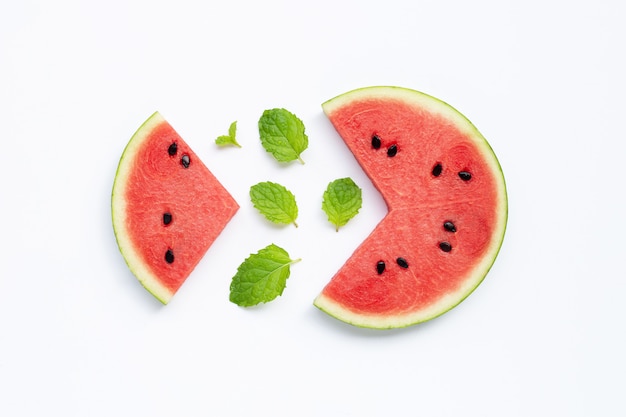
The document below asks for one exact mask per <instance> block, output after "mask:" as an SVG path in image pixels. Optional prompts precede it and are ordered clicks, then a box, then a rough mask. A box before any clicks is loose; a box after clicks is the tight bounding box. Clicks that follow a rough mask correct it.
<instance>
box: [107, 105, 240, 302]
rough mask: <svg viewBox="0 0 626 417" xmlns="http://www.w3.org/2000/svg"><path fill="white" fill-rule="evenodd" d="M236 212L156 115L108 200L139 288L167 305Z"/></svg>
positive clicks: (127, 154)
mask: <svg viewBox="0 0 626 417" xmlns="http://www.w3.org/2000/svg"><path fill="white" fill-rule="evenodd" d="M238 209H239V205H238V204H237V202H236V201H235V200H234V199H233V197H232V196H231V195H230V194H229V193H228V191H227V190H226V189H225V188H224V187H223V186H222V184H221V183H220V182H219V181H218V180H217V178H215V176H214V175H213V174H212V173H211V172H210V171H209V169H208V168H207V167H206V166H205V165H204V164H203V163H202V161H201V160H200V158H199V157H198V156H197V155H196V154H195V153H194V152H193V151H192V150H191V148H190V147H189V145H187V143H186V142H185V141H184V140H183V139H182V138H181V137H180V135H179V134H178V133H177V132H176V131H175V130H174V129H173V128H172V126H171V125H170V124H169V123H168V122H167V121H166V120H165V119H164V118H163V117H162V116H161V114H160V113H158V112H156V113H154V114H153V115H152V116H150V118H148V120H146V121H145V122H144V123H143V125H141V127H140V128H139V129H138V130H137V132H136V133H135V134H134V135H133V136H132V138H131V139H130V141H129V142H128V145H127V146H126V149H125V150H124V153H123V154H122V157H121V159H120V162H119V166H118V169H117V173H116V176H115V182H114V184H113V192H112V198H111V212H112V219H113V229H114V231H115V236H116V239H117V243H118V246H119V249H120V251H121V253H122V255H123V256H124V259H125V260H126V263H127V264H128V266H129V268H130V270H131V271H132V272H133V273H134V274H135V276H136V277H137V279H138V280H139V281H140V282H141V284H142V285H143V286H144V287H145V288H146V289H147V290H148V291H149V292H150V293H152V294H153V295H154V296H155V297H156V298H157V299H158V300H160V301H161V302H162V303H164V304H167V303H168V302H169V301H170V299H171V298H172V296H173V295H174V294H175V293H176V291H178V289H179V288H180V286H181V285H182V284H183V282H184V281H185V280H186V279H187V277H188V276H189V274H191V272H192V271H193V269H194V268H195V267H196V265H197V264H198V262H200V259H202V257H203V256H204V254H205V253H206V251H207V250H208V249H209V247H210V246H211V244H213V242H214V241H215V239H216V238H217V237H218V235H219V234H220V233H221V231H222V230H223V229H224V227H225V226H226V224H227V223H228V222H229V221H230V219H231V218H232V217H233V216H234V215H235V213H236V212H237V210H238Z"/></svg>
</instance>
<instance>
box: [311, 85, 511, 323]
mask: <svg viewBox="0 0 626 417" xmlns="http://www.w3.org/2000/svg"><path fill="white" fill-rule="evenodd" d="M322 108H323V110H324V112H325V114H326V115H327V117H328V118H329V120H330V121H331V123H332V124H333V126H334V127H335V129H336V130H337V132H338V134H339V135H340V136H341V138H342V139H343V140H344V142H345V143H346V145H347V146H348V148H349V149H350V150H351V152H352V153H353V154H354V156H355V158H356V160H357V161H358V163H359V164H360V166H361V167H362V168H363V170H364V171H365V172H366V173H367V175H368V176H369V178H370V179H371V181H372V183H373V184H374V186H375V187H376V188H377V189H378V190H379V191H380V193H381V195H382V197H383V199H384V200H385V202H386V203H387V207H388V213H387V215H386V216H385V217H384V218H383V220H382V221H381V222H380V223H379V224H378V225H377V226H376V228H375V229H374V230H373V231H372V233H371V234H370V235H369V236H368V237H367V238H366V240H365V241H364V242H363V243H362V244H361V245H360V246H359V247H358V248H357V249H356V250H355V252H354V253H353V254H352V256H351V257H350V258H349V259H348V260H347V261H346V263H345V264H344V265H343V266H342V267H341V269H340V270H339V271H338V272H337V273H336V275H335V276H334V277H333V278H332V279H331V280H330V282H329V283H328V284H327V285H326V287H325V288H324V289H323V290H322V292H321V293H320V295H319V296H318V297H317V298H316V299H315V301H314V304H315V305H316V306H317V307H318V308H320V309H321V310H323V311H325V312H326V313H328V314H330V315H331V316H334V317H336V318H338V319H340V320H342V321H345V322H347V323H350V324H353V325H356V326H360V327H370V328H397V327H406V326H409V325H413V324H416V323H420V322H424V321H427V320H430V319H432V318H434V317H437V316H439V315H441V314H443V313H445V312H446V311H448V310H450V309H451V308H453V307H454V306H456V305H457V304H459V303H460V302H461V301H462V300H464V299H465V298H466V297H467V296H468V295H469V294H470V293H471V292H472V291H473V290H474V289H475V288H476V287H477V286H478V285H479V284H480V283H481V282H482V281H483V279H484V277H485V275H486V274H487V273H488V271H489V270H490V268H491V266H492V264H493V263H494V261H495V259H496V256H497V254H498V252H499V250H500V247H501V244H502V241H503V239H504V233H505V229H506V222H507V212H508V211H507V193H506V185H505V181H504V176H503V174H502V169H501V167H500V164H499V162H498V160H497V158H496V156H495V154H494V152H493V150H492V149H491V147H490V146H489V144H488V143H487V141H486V140H485V138H484V137H483V136H482V135H481V133H480V132H479V131H478V130H477V129H476V127H475V126H474V125H473V124H472V123H471V122H470V121H469V120H468V119H466V118H465V117H464V116H463V115H462V114H461V113H459V112H458V111H457V110H455V109H454V108H452V107H451V106H450V105H448V104H446V103H444V102H443V101H441V100H438V99H436V98H434V97H431V96H429V95H427V94H424V93H421V92H418V91H415V90H410V89H405V88H399V87H368V88H362V89H357V90H353V91H350V92H348V93H345V94H342V95H340V96H338V97H335V98H333V99H331V100H329V101H327V102H325V103H324V104H323V105H322Z"/></svg>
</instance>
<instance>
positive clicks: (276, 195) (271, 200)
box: [250, 181, 298, 227]
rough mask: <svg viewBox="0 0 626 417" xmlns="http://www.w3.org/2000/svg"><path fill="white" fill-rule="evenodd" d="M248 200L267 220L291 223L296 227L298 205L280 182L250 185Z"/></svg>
mask: <svg viewBox="0 0 626 417" xmlns="http://www.w3.org/2000/svg"><path fill="white" fill-rule="evenodd" d="M250 200H252V204H253V205H254V207H255V208H256V209H257V210H259V211H260V212H261V214H262V215H264V216H265V218H267V219H268V220H269V221H271V222H274V223H283V224H289V223H293V224H294V226H296V227H298V224H297V223H296V219H297V218H298V205H297V204H296V197H295V196H294V195H293V193H292V192H291V191H289V190H288V189H287V188H285V187H284V186H282V185H280V184H276V183H274V182H270V181H265V182H260V183H258V184H256V185H253V186H252V187H250Z"/></svg>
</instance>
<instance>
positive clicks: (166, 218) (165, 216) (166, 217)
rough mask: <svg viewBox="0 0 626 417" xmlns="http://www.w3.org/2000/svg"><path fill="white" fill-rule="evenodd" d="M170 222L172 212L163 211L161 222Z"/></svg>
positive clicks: (165, 223)
mask: <svg viewBox="0 0 626 417" xmlns="http://www.w3.org/2000/svg"><path fill="white" fill-rule="evenodd" d="M171 222H172V213H163V224H164V225H166V226H167V225H168V224H170V223H171Z"/></svg>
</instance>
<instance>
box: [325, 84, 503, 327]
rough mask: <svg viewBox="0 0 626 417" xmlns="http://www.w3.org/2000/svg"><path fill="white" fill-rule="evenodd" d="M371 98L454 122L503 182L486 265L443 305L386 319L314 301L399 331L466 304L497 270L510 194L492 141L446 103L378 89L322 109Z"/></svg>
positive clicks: (340, 315) (356, 320) (338, 314)
mask: <svg viewBox="0 0 626 417" xmlns="http://www.w3.org/2000/svg"><path fill="white" fill-rule="evenodd" d="M371 98H374V99H381V98H389V99H394V100H403V101H407V102H409V103H415V104H420V105H422V106H425V107H427V108H428V109H429V110H430V111H432V112H434V113H438V114H441V115H442V116H444V117H446V118H447V119H448V120H450V121H452V122H453V123H454V124H455V125H456V126H457V128H459V129H461V130H462V131H463V132H466V133H467V135H468V137H470V138H472V139H473V140H474V141H475V143H476V144H477V145H478V146H479V149H482V150H483V155H484V156H485V160H486V161H488V163H489V166H490V167H491V170H492V172H494V174H495V175H494V177H495V178H496V179H497V180H498V181H499V186H498V190H500V198H499V199H498V204H499V207H498V208H497V210H496V212H497V213H499V214H500V216H499V218H498V225H497V227H496V228H495V232H494V234H493V239H492V243H491V245H490V248H489V250H488V251H487V253H486V255H485V256H484V257H483V258H482V262H480V263H478V264H477V265H476V267H475V268H474V269H473V270H472V271H471V272H470V274H468V279H467V280H466V281H465V282H466V284H465V285H464V286H463V287H462V288H460V289H459V290H458V291H456V292H454V293H452V294H449V295H448V296H446V297H444V298H442V299H440V300H439V302H437V303H436V304H434V305H431V306H430V308H429V309H427V310H425V311H424V310H418V311H417V312H408V313H400V314H394V315H384V316H383V315H364V314H361V313H357V312H353V311H351V310H349V309H347V308H345V307H343V306H342V305H341V304H340V303H338V302H336V301H335V300H332V299H330V298H329V297H327V296H326V295H325V294H324V293H323V292H322V293H320V294H319V295H318V296H317V297H316V298H315V300H314V301H313V304H314V305H315V306H316V307H317V308H318V309H320V310H321V311H323V312H325V313H326V314H328V315H330V316H332V317H334V318H336V319H338V320H341V321H343V322H346V323H348V324H351V325H353V326H357V327H363V328H370V329H395V328H403V327H409V326H412V325H415V324H419V323H423V322H426V321H429V320H432V319H434V318H436V317H439V316H441V315H443V314H444V313H446V312H448V311H450V310H452V309H453V308H454V307H456V306H458V305H459V304H460V303H461V302H463V301H464V300H465V299H466V298H467V297H468V296H469V295H470V294H471V293H472V292H474V290H475V289H476V288H477V287H478V286H479V285H480V284H481V283H482V282H483V281H484V279H485V277H486V276H487V274H488V273H489V271H490V270H491V268H492V267H493V265H494V263H495V260H496V258H497V256H498V254H499V253H500V249H501V247H502V243H503V241H504V235H505V233H506V226H507V222H508V193H507V187H506V181H505V179H504V173H503V170H502V166H501V165H500V162H499V161H498V158H497V156H496V154H495V152H494V151H493V149H492V147H491V145H490V144H489V142H488V141H487V140H486V139H485V137H484V136H483V135H482V134H481V133H480V132H479V130H478V129H477V128H476V126H475V125H474V124H473V123H472V122H471V121H470V120H469V119H468V118H467V117H465V116H464V115H463V114H462V113H461V112H459V111H458V110H457V109H455V108H454V107H452V106H451V105H450V104H448V103H446V102H445V101H443V100H440V99H438V98H436V97H433V96H431V95H428V94H426V93H422V92H420V91H417V90H412V89H408V88H404V87H395V86H374V87H364V88H359V89H355V90H352V91H348V92H346V93H344V94H341V95H339V96H336V97H334V98H332V99H330V100H327V101H326V102H324V103H322V110H323V111H324V113H325V114H326V115H327V116H330V115H331V114H332V113H333V112H334V111H335V110H336V109H339V108H343V107H344V106H347V105H349V104H350V103H351V102H354V101H357V100H362V99H371Z"/></svg>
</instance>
